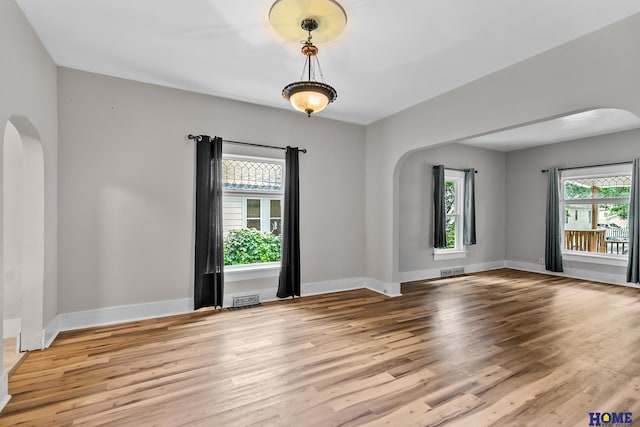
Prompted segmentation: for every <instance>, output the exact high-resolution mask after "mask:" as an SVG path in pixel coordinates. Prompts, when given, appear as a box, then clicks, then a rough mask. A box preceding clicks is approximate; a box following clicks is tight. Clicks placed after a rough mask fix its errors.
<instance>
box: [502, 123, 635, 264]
mask: <svg viewBox="0 0 640 427" xmlns="http://www.w3.org/2000/svg"><path fill="white" fill-rule="evenodd" d="M636 157H640V130H631V131H627V132H619V133H615V134H610V135H603V136H596V137H593V138H585V139H579V140H575V141H569V142H563V143H559V144H551V145H544V146H541V147H537V148H531V149H527V150H520V151H512V152H510V153H508V154H507V259H508V260H513V261H521V262H527V263H534V264H535V263H537V262H538V259H539V258H540V257H544V233H545V207H546V192H547V188H546V185H547V175H546V174H543V173H541V172H540V171H541V170H542V169H547V168H549V167H553V166H558V167H571V166H589V165H593V164H600V163H608V162H620V161H627V160H629V161H630V160H633V159H634V158H636ZM565 266H566V267H569V268H571V267H575V268H581V269H587V270H589V269H595V270H598V271H606V272H609V273H611V274H622V273H623V271H624V268H623V267H617V268H616V267H608V266H603V265H597V266H595V267H593V266H591V267H590V266H589V264H584V263H577V262H565Z"/></svg>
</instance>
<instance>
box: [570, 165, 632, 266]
mask: <svg viewBox="0 0 640 427" xmlns="http://www.w3.org/2000/svg"><path fill="white" fill-rule="evenodd" d="M631 172H632V169H631V163H622V164H618V165H609V166H592V167H584V168H576V169H567V170H561V171H560V188H559V189H558V191H559V202H560V203H559V205H560V209H559V210H560V212H559V214H560V227H561V236H560V237H561V253H562V258H563V259H564V260H566V261H577V262H584V263H590V264H604V265H612V266H621V267H622V266H626V265H627V262H628V256H627V255H626V254H610V253H601V252H586V251H575V250H569V249H566V239H565V234H566V233H565V231H566V226H567V225H568V223H569V222H568V221H565V217H566V214H565V209H566V206H567V205H569V206H572V205H574V206H575V205H587V206H591V205H600V204H629V202H630V197H629V198H594V199H578V200H574V199H565V191H564V187H565V181H567V180H571V179H579V178H594V177H607V176H621V175H629V176H631ZM576 212H577V211H576Z"/></svg>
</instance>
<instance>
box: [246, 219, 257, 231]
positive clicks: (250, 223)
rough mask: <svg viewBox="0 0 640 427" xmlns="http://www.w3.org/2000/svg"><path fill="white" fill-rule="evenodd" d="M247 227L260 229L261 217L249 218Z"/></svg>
mask: <svg viewBox="0 0 640 427" xmlns="http://www.w3.org/2000/svg"><path fill="white" fill-rule="evenodd" d="M247 228H255V229H256V230H260V220H259V219H248V220H247Z"/></svg>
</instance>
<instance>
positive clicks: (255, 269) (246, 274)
mask: <svg viewBox="0 0 640 427" xmlns="http://www.w3.org/2000/svg"><path fill="white" fill-rule="evenodd" d="M222 158H223V160H224V159H230V160H247V161H258V162H263V163H275V164H280V165H282V173H283V176H282V185H283V188H282V190H280V191H251V190H225V189H224V188H223V190H222V194H223V196H224V195H225V194H226V195H228V196H233V197H241V198H243V200H242V223H243V224H244V226H245V227H246V225H247V203H246V199H261V201H260V209H261V215H262V209H263V205H264V204H265V203H263V202H262V200H267V199H280V209H281V213H284V185H285V182H286V174H285V161H284V159H279V158H269V157H258V156H246V155H240V154H223V155H222ZM269 213H270V212H269ZM260 219H261V221H262V216H261V217H260ZM270 221H271V219H269V222H270ZM261 228H262V225H261ZM280 265H281V263H280V261H276V262H259V263H255V264H236V265H225V266H224V275H225V282H237V281H242V280H254V279H263V278H267V277H278V276H279V275H280Z"/></svg>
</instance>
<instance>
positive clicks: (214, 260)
mask: <svg viewBox="0 0 640 427" xmlns="http://www.w3.org/2000/svg"><path fill="white" fill-rule="evenodd" d="M195 225H196V227H195V233H196V235H195V269H194V270H195V276H194V293H193V300H194V301H193V305H194V310H197V309H199V308H202V307H222V300H223V296H224V249H223V234H222V232H223V229H222V138H220V137H217V136H216V137H214V138H213V139H212V138H210V137H209V136H206V135H203V136H202V138H201V139H200V140H199V141H197V142H196V224H195Z"/></svg>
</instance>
